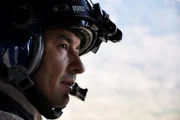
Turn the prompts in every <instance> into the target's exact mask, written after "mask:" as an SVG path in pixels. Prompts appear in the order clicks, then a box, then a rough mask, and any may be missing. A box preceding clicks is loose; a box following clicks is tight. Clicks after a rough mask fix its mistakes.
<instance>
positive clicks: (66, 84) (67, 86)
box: [61, 80, 75, 93]
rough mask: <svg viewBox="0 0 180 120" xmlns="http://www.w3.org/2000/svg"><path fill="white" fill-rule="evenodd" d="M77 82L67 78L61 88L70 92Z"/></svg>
mask: <svg viewBox="0 0 180 120" xmlns="http://www.w3.org/2000/svg"><path fill="white" fill-rule="evenodd" d="M74 84H75V82H74V81H73V80H66V81H62V82H61V88H62V89H63V90H64V91H67V92H68V93H69V92H70V91H71V90H72V89H73V85H74Z"/></svg>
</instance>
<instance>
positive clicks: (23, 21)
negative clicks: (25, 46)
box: [11, 4, 35, 30]
mask: <svg viewBox="0 0 180 120" xmlns="http://www.w3.org/2000/svg"><path fill="white" fill-rule="evenodd" d="M11 20H12V23H13V25H14V26H15V27H16V28H18V29H19V30H27V29H29V28H30V27H32V26H33V24H34V21H35V12H34V10H33V8H32V6H30V5H26V4H25V5H20V6H18V7H15V8H14V9H13V10H12V12H11Z"/></svg>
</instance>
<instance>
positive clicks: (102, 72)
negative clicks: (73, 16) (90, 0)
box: [60, 0, 180, 120]
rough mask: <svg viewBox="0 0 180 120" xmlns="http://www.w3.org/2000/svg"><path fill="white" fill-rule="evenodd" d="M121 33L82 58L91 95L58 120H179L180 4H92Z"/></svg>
mask: <svg viewBox="0 0 180 120" xmlns="http://www.w3.org/2000/svg"><path fill="white" fill-rule="evenodd" d="M96 2H99V3H100V4H101V7H102V9H104V10H105V11H106V12H107V13H109V14H110V18H111V19H112V20H113V21H114V22H115V23H116V24H117V26H118V27H119V28H120V29H121V30H122V31H123V40H122V41H121V42H119V43H115V44H114V43H111V42H109V43H107V44H106V43H103V44H102V46H101V48H100V50H99V52H98V53H97V54H93V53H90V54H88V55H86V56H83V57H82V60H83V62H84V64H85V66H86V72H85V73H84V74H82V75H80V76H78V77H77V81H78V83H79V84H80V85H81V86H82V87H87V88H88V89H89V92H88V94H87V98H86V101H85V102H82V101H80V100H78V99H76V98H74V97H71V101H70V103H69V105H68V106H67V107H66V108H65V109H64V110H63V112H64V113H63V116H62V117H61V119H60V120H180V73H179V72H180V54H179V52H180V0H94V3H96Z"/></svg>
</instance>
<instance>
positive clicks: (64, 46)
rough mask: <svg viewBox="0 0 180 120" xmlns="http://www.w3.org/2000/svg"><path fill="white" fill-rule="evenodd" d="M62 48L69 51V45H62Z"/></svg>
mask: <svg viewBox="0 0 180 120" xmlns="http://www.w3.org/2000/svg"><path fill="white" fill-rule="evenodd" d="M59 46H60V47H61V48H63V49H65V50H67V49H68V45H67V44H60V45H59Z"/></svg>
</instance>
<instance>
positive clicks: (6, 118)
mask: <svg viewBox="0 0 180 120" xmlns="http://www.w3.org/2000/svg"><path fill="white" fill-rule="evenodd" d="M0 118H1V120H24V119H22V118H20V117H18V116H17V115H14V114H12V113H8V112H5V111H1V110H0Z"/></svg>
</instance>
